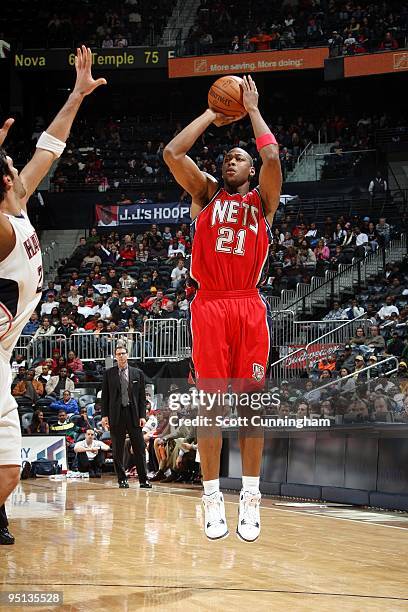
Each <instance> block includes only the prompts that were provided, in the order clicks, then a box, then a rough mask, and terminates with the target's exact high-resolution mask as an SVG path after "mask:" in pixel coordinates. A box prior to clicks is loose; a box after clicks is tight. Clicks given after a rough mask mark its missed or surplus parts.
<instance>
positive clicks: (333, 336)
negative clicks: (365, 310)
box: [269, 315, 370, 384]
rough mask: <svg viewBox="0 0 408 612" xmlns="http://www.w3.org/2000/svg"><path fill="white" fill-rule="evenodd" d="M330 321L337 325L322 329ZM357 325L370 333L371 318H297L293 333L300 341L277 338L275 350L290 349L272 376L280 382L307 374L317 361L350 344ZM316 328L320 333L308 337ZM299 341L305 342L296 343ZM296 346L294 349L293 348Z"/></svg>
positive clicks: (276, 364)
mask: <svg viewBox="0 0 408 612" xmlns="http://www.w3.org/2000/svg"><path fill="white" fill-rule="evenodd" d="M326 324H327V325H333V329H331V330H329V331H324V332H323V333H322V330H323V329H324V326H325V325H326ZM357 327H362V328H363V329H364V332H365V334H366V332H367V330H368V328H369V327H370V322H369V321H368V320H367V319H364V315H361V316H360V317H356V318H355V319H352V320H351V321H343V320H338V321H294V326H293V330H294V331H293V332H292V333H293V334H294V336H293V337H294V338H297V340H298V342H291V341H290V340H285V338H283V337H282V336H279V335H278V334H276V336H275V337H274V338H273V339H274V340H278V342H279V343H278V344H275V345H274V346H272V350H273V349H275V351H276V352H278V351H279V352H280V353H282V351H287V353H286V354H285V355H282V356H281V357H280V358H279V359H277V360H276V361H274V362H273V363H272V364H271V366H270V375H269V378H270V379H272V380H274V381H275V382H276V383H277V384H279V383H280V381H282V380H284V379H293V378H298V377H303V376H305V375H306V374H308V372H309V371H310V369H311V368H312V367H313V365H314V363H315V362H317V361H318V360H319V359H321V358H322V357H323V356H327V355H329V354H331V353H334V352H335V351H336V350H338V349H339V348H342V347H343V346H344V344H347V343H348V341H349V340H350V338H352V336H353V335H354V334H355V331H356V329H357ZM302 328H303V329H302ZM313 331H315V332H317V337H315V338H314V339H312V340H309V341H308V340H307V337H308V336H310V335H311V333H312V332H313ZM305 335H306V337H305ZM366 335H367V334H366ZM302 340H303V341H302ZM297 344H301V345H302V346H298V347H296V345H297ZM292 348H293V349H294V350H291V349H292Z"/></svg>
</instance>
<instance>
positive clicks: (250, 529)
mask: <svg viewBox="0 0 408 612" xmlns="http://www.w3.org/2000/svg"><path fill="white" fill-rule="evenodd" d="M260 502H261V494H260V493H256V494H255V495H254V494H253V493H250V492H249V491H244V490H243V489H241V493H240V496H239V510H238V525H237V536H238V537H239V538H240V540H243V541H244V542H255V540H257V539H258V537H259V534H260V533H261V517H260V514H259V505H260Z"/></svg>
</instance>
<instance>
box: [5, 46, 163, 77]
mask: <svg viewBox="0 0 408 612" xmlns="http://www.w3.org/2000/svg"><path fill="white" fill-rule="evenodd" d="M169 55H170V57H172V55H173V52H172V51H169V49H168V47H124V48H121V49H115V48H113V49H97V50H93V51H92V64H93V67H94V69H95V70H97V69H98V68H100V69H101V70H104V71H106V70H132V69H133V70H134V69H140V68H167V64H168V58H169ZM74 65H75V51H73V50H71V49H25V50H24V51H17V52H16V53H15V54H14V56H13V67H14V69H15V70H25V71H34V70H36V71H42V72H46V71H48V70H71V69H72V67H73V66H74Z"/></svg>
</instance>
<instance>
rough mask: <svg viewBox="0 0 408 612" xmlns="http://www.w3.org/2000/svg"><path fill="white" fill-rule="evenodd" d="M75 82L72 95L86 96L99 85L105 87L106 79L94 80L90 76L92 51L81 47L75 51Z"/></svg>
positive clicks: (83, 46)
mask: <svg viewBox="0 0 408 612" xmlns="http://www.w3.org/2000/svg"><path fill="white" fill-rule="evenodd" d="M75 68H76V73H77V77H76V82H75V87H74V93H79V94H81V95H82V96H88V95H89V94H90V93H92V92H93V90H94V89H96V88H97V87H99V86H100V85H106V79H102V78H101V79H96V80H95V79H94V78H93V76H92V72H91V69H92V51H91V49H90V48H89V47H85V45H82V47H81V48H78V49H77V54H76V58H75Z"/></svg>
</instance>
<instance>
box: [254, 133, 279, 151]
mask: <svg viewBox="0 0 408 612" xmlns="http://www.w3.org/2000/svg"><path fill="white" fill-rule="evenodd" d="M271 144H273V145H277V144H278V143H277V142H276V138H275V136H274V135H273V134H271V132H267V133H266V134H263V135H262V136H259V137H258V138H257V139H256V148H257V149H258V151H260V150H261V149H263V148H264V147H267V146H268V145H271Z"/></svg>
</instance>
